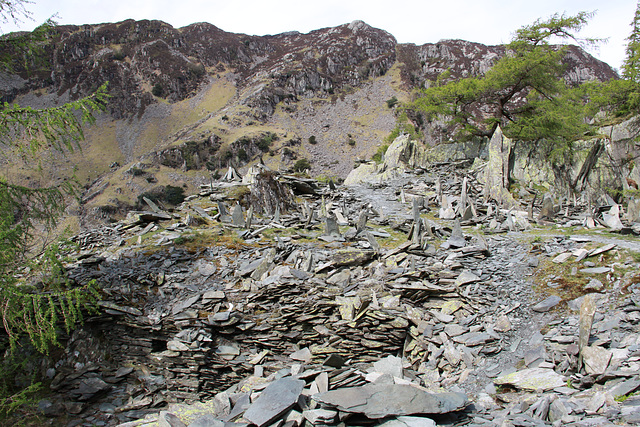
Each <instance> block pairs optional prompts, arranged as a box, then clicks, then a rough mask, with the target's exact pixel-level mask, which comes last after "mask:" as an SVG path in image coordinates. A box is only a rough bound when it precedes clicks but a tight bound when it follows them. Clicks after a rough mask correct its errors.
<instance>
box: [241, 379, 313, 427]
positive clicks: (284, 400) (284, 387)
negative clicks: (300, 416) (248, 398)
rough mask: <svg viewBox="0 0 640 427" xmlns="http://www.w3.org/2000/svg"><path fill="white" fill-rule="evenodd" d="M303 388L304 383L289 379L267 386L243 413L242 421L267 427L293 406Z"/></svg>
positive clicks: (259, 426)
mask: <svg viewBox="0 0 640 427" xmlns="http://www.w3.org/2000/svg"><path fill="white" fill-rule="evenodd" d="M304 386H305V382H304V381H302V380H296V379H293V378H290V377H287V378H281V379H279V380H277V381H275V382H273V383H271V384H269V386H268V387H267V388H265V389H264V391H263V392H262V393H261V394H260V397H258V399H256V401H255V402H253V404H251V406H249V409H247V412H245V413H244V419H245V420H247V421H249V422H251V423H253V424H255V425H257V426H258V427H261V426H265V425H268V424H269V423H271V422H272V421H274V420H276V419H277V418H278V417H279V416H280V415H282V414H283V413H284V412H285V411H287V410H288V409H290V408H291V407H292V406H293V405H295V403H296V402H297V401H298V397H300V393H302V389H304Z"/></svg>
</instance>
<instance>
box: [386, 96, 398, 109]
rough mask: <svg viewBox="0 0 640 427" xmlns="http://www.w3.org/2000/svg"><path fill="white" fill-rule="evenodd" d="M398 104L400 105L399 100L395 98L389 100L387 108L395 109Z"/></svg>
mask: <svg viewBox="0 0 640 427" xmlns="http://www.w3.org/2000/svg"><path fill="white" fill-rule="evenodd" d="M397 104H398V98H396V97H395V96H394V97H391V98H389V99H387V107H389V108H393V107H394V106H395V105H397Z"/></svg>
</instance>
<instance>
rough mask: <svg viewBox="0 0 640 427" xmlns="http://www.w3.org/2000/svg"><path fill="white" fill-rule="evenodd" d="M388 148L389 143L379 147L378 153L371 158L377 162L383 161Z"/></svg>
mask: <svg viewBox="0 0 640 427" xmlns="http://www.w3.org/2000/svg"><path fill="white" fill-rule="evenodd" d="M388 148H389V145H388V144H384V145H381V146H380V147H378V151H376V154H374V155H373V157H371V160H373V161H374V162H376V163H382V157H383V156H384V155H385V153H386V152H387V149H388Z"/></svg>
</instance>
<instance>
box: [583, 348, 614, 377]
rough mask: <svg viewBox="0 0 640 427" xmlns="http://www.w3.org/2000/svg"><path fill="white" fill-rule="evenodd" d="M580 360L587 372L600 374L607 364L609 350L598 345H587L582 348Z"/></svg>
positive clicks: (609, 354) (609, 355)
mask: <svg viewBox="0 0 640 427" xmlns="http://www.w3.org/2000/svg"><path fill="white" fill-rule="evenodd" d="M581 354H582V362H583V363H584V370H585V371H587V374H591V375H602V374H604V373H605V371H606V370H607V366H609V361H610V360H611V352H610V351H609V350H607V349H606V348H603V347H600V346H597V345H596V346H588V347H585V348H583V349H582V351H581Z"/></svg>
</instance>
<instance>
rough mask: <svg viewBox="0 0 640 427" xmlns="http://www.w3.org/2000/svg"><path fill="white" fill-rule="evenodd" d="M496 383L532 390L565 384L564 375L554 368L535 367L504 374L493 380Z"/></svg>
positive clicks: (548, 388) (543, 389)
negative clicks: (556, 371)
mask: <svg viewBox="0 0 640 427" xmlns="http://www.w3.org/2000/svg"><path fill="white" fill-rule="evenodd" d="M493 382H494V383H495V384H499V385H501V384H508V385H512V386H514V387H517V388H521V389H524V390H531V391H538V390H542V391H546V390H551V389H554V388H556V387H562V386H563V385H565V383H566V380H565V378H564V377H563V376H562V375H559V374H557V373H555V372H554V371H553V370H552V369H544V368H534V369H523V370H521V371H517V372H514V373H512V374H506V375H502V376H500V377H498V378H496V379H494V380H493Z"/></svg>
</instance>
